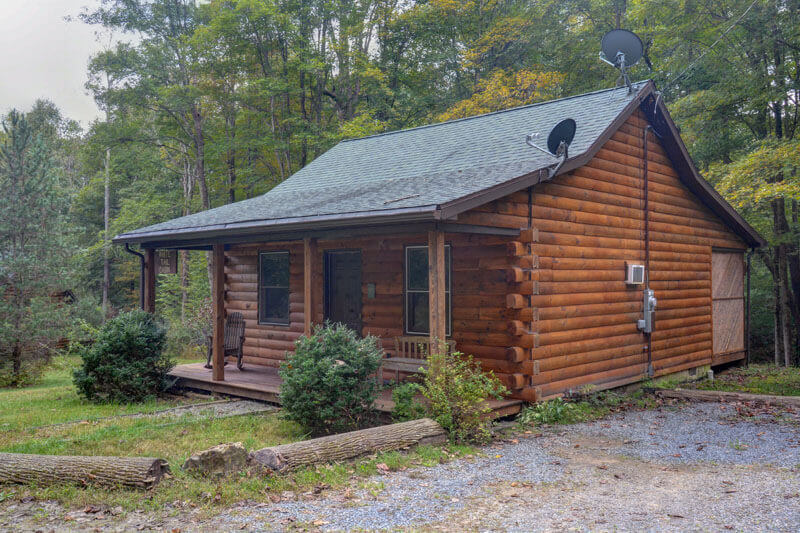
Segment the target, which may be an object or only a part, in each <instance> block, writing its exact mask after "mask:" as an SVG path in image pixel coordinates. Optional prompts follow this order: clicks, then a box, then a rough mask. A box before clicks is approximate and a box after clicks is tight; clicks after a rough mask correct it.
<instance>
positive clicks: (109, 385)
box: [73, 310, 174, 403]
mask: <svg viewBox="0 0 800 533" xmlns="http://www.w3.org/2000/svg"><path fill="white" fill-rule="evenodd" d="M165 338H166V331H165V329H164V326H163V325H161V324H160V323H159V322H158V321H157V320H156V318H155V317H154V316H153V315H151V314H150V313H146V312H144V311H140V310H136V311H130V312H127V313H122V314H120V315H119V316H117V317H115V318H113V319H111V320H109V321H108V322H106V323H105V324H104V325H103V327H102V328H100V331H99V332H98V334H97V338H96V339H95V342H94V343H93V344H92V345H91V346H90V347H88V348H86V349H85V350H84V351H83V352H82V353H81V358H82V359H83V364H82V365H81V367H80V368H78V369H76V370H75V372H74V373H73V380H74V382H75V386H76V387H77V388H78V392H79V393H80V394H81V395H83V396H84V397H86V399H88V400H89V401H92V402H96V403H102V402H120V403H127V402H140V401H143V400H146V399H149V398H152V397H154V396H156V395H157V394H159V393H161V392H163V391H164V390H165V389H166V388H167V387H168V385H169V381H168V378H167V373H168V372H169V371H170V370H172V367H173V366H174V363H173V361H172V360H171V359H170V358H169V357H168V356H167V355H165V354H164V351H163V350H164V342H165Z"/></svg>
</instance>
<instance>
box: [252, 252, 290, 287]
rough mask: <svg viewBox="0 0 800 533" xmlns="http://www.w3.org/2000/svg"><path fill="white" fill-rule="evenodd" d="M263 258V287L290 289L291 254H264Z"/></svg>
mask: <svg viewBox="0 0 800 533" xmlns="http://www.w3.org/2000/svg"><path fill="white" fill-rule="evenodd" d="M260 258H261V279H260V280H259V282H260V284H261V286H262V287H289V254H288V253H286V252H278V253H263V254H261V256H260Z"/></svg>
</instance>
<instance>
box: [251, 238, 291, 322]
mask: <svg viewBox="0 0 800 533" xmlns="http://www.w3.org/2000/svg"><path fill="white" fill-rule="evenodd" d="M265 255H285V256H286V268H287V270H288V272H287V279H288V280H289V281H288V282H287V284H286V287H279V286H276V285H269V286H267V285H262V283H261V280H262V272H263V269H262V268H261V258H262V257H263V256H265ZM291 274H292V256H291V253H290V251H289V250H259V251H258V282H257V285H256V290H257V291H258V293H257V299H258V308H257V309H256V314H257V319H258V324H259V325H265V326H288V325H289V324H290V323H291V302H290V299H291V293H292V291H291V287H292V282H291ZM268 288H272V289H283V288H285V289H286V292H287V293H288V295H289V298H287V299H286V319H285V320H278V319H271V320H262V319H261V309H262V305H264V302H263V301H262V297H261V293H262V290H263V289H268Z"/></svg>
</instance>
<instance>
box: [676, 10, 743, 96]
mask: <svg viewBox="0 0 800 533" xmlns="http://www.w3.org/2000/svg"><path fill="white" fill-rule="evenodd" d="M756 2H758V0H753V1H752V2H751V3H750V5H749V6H747V9H745V10H744V11H743V12H742V14H741V15H739V17H738V18H737V19H736V20H735V21H733V24H731V25H730V26H728V29H727V30H725V31H724V32H722V34H721V35H720V36H719V37H717V40H716V41H714V42H713V43H712V44H711V46H709V47H708V48H706V49H705V50H704V51H703V53H702V54H700V57H698V58H697V59H695V60H694V61H692V62H691V63H690V64H689V66H688V67H686V68H685V69H683V72H681V73H680V74H678V76H677V77H676V78H675V79H674V80H673V81H671V82H669V81H668V82H667V83H665V84H664V85H665V87H669V86H671V85H672V84H674V83H678V80H680V79H681V78H682V77H683V76H684V75H685V74H686V73H687V72H689V70H691V69H692V68H694V66H695V65H697V63H699V62H700V60H701V59H703V58H704V57H705V55H706V54H707V53H708V52H710V51H711V50H712V49H713V48H714V47H715V46H717V44H719V42H720V41H721V40H722V38H723V37H725V36H726V35H727V34H728V33H729V32H730V31H731V30H732V29H733V28H734V27H735V26H736V25H737V24H739V23H740V22H741V21H742V19H743V18H744V17H745V16H746V15H747V14H748V13H749V12H750V10H751V9H753V6H754V5H756Z"/></svg>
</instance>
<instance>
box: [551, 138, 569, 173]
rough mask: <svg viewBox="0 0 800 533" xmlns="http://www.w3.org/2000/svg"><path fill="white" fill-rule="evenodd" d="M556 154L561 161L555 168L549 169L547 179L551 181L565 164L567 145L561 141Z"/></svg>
mask: <svg viewBox="0 0 800 533" xmlns="http://www.w3.org/2000/svg"><path fill="white" fill-rule="evenodd" d="M558 154H559V155H560V156H561V161H559V162H558V164H557V165H556V166H555V167H550V171H549V175H548V176H547V179H551V178H553V177H555V175H556V174H558V171H559V170H561V167H563V166H564V163H566V162H567V159H568V158H569V145H568V144H567V143H565V142H564V141H561V144H559V145H558Z"/></svg>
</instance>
